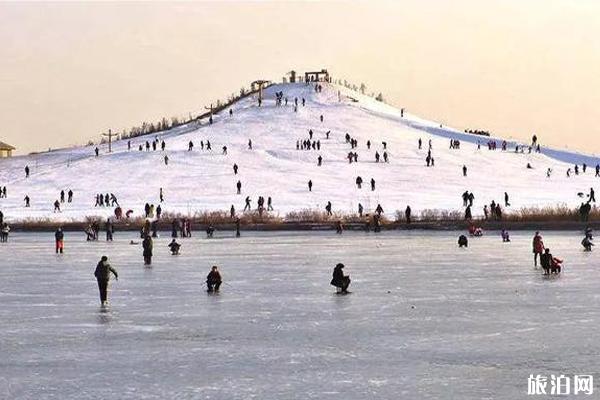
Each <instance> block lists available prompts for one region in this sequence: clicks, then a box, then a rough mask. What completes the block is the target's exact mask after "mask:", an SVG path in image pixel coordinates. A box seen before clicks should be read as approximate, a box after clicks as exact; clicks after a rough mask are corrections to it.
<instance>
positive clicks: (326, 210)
mask: <svg viewBox="0 0 600 400" xmlns="http://www.w3.org/2000/svg"><path fill="white" fill-rule="evenodd" d="M325 212H326V213H327V216H331V215H333V213H332V212H331V201H328V202H327V205H326V206H325Z"/></svg>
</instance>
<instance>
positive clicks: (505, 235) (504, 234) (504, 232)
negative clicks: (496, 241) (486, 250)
mask: <svg viewBox="0 0 600 400" xmlns="http://www.w3.org/2000/svg"><path fill="white" fill-rule="evenodd" d="M502 241H503V242H504V243H506V242H510V235H509V234H508V231H507V230H506V229H502Z"/></svg>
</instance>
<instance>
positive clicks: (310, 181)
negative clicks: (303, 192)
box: [308, 179, 313, 192]
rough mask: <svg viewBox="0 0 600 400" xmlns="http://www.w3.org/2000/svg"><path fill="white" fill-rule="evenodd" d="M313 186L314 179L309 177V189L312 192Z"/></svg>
mask: <svg viewBox="0 0 600 400" xmlns="http://www.w3.org/2000/svg"><path fill="white" fill-rule="evenodd" d="M312 186H313V183H312V180H310V179H309V180H308V191H309V192H312Z"/></svg>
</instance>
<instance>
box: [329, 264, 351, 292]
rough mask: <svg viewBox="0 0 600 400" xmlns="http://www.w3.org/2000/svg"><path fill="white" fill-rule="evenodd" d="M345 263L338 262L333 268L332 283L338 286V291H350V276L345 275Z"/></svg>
mask: <svg viewBox="0 0 600 400" xmlns="http://www.w3.org/2000/svg"><path fill="white" fill-rule="evenodd" d="M343 268H344V264H342V263H338V264H337V265H336V266H335V268H334V269H333V277H332V279H331V282H330V284H331V285H332V286H335V287H336V288H338V293H348V286H350V276H348V275H344V271H342V270H343Z"/></svg>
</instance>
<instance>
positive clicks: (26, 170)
mask: <svg viewBox="0 0 600 400" xmlns="http://www.w3.org/2000/svg"><path fill="white" fill-rule="evenodd" d="M25 178H29V165H26V166H25Z"/></svg>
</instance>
